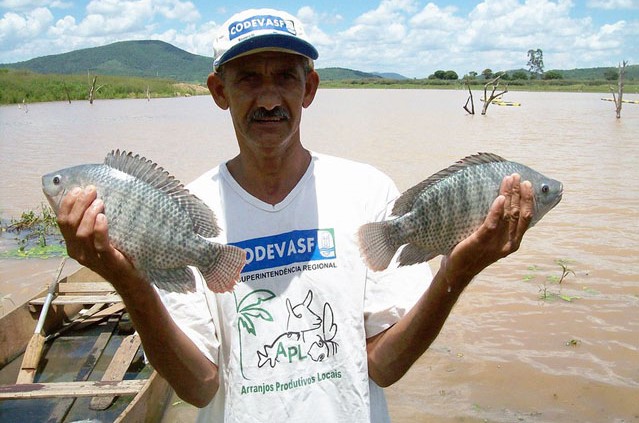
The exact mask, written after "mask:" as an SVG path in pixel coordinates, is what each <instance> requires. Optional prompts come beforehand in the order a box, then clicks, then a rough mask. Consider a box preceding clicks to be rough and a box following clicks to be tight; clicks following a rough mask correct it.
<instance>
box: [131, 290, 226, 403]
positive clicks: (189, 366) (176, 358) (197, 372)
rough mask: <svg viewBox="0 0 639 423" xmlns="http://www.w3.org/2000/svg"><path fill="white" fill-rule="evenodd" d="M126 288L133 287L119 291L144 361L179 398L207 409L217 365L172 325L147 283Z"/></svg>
mask: <svg viewBox="0 0 639 423" xmlns="http://www.w3.org/2000/svg"><path fill="white" fill-rule="evenodd" d="M127 286H130V287H135V288H131V289H130V290H127V289H120V290H119V292H120V295H121V296H122V299H123V300H124V303H125V305H126V307H127V311H128V312H129V314H130V315H131V319H132V320H133V324H134V326H135V328H136V330H137V331H138V333H139V334H140V339H141V340H142V345H143V346H144V352H145V354H146V355H147V358H148V359H149V361H150V362H151V364H152V365H153V367H154V368H155V369H156V370H157V371H158V372H159V373H160V375H162V377H164V378H165V379H166V380H167V381H168V382H169V384H170V385H171V386H172V387H173V389H174V390H175V392H176V393H177V394H178V396H179V397H180V398H182V399H183V400H184V401H187V402H189V403H190V404H193V405H195V406H197V407H204V406H206V405H207V404H208V403H209V402H210V401H211V399H212V398H213V396H214V395H215V393H216V392H217V389H218V386H219V383H218V375H217V366H216V365H215V364H213V363H211V362H210V361H209V360H208V359H207V358H206V356H205V355H204V354H202V352H201V351H200V350H199V349H198V348H197V347H196V346H195V344H193V342H192V341H191V340H190V339H189V338H188V337H187V336H186V335H185V334H184V332H183V331H182V330H181V329H180V328H179V327H178V326H177V325H176V324H175V322H174V321H173V319H172V318H171V316H170V315H169V313H168V311H167V310H166V308H165V307H164V304H163V303H162V301H161V299H160V296H159V295H158V293H157V292H156V291H155V289H154V288H153V287H152V286H151V285H150V284H149V283H148V282H146V281H144V280H136V281H133V282H132V283H131V281H130V283H128V284H127ZM129 291H130V292H129Z"/></svg>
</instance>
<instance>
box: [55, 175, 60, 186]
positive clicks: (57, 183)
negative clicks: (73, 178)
mask: <svg viewBox="0 0 639 423" xmlns="http://www.w3.org/2000/svg"><path fill="white" fill-rule="evenodd" d="M60 182H62V178H61V177H60V175H55V176H54V177H53V185H60Z"/></svg>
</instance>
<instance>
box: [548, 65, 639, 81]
mask: <svg viewBox="0 0 639 423" xmlns="http://www.w3.org/2000/svg"><path fill="white" fill-rule="evenodd" d="M617 70H618V68H617V67H616V66H610V67H605V68H604V67H602V68H587V69H569V70H557V72H560V73H561V74H562V75H563V77H564V79H575V80H593V79H606V73H607V72H610V71H617ZM626 79H629V80H637V79H639V65H627V66H626Z"/></svg>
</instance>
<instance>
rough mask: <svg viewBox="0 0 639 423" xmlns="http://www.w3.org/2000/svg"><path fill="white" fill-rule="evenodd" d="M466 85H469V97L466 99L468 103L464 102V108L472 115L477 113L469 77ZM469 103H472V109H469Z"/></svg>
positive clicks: (465, 81)
mask: <svg viewBox="0 0 639 423" xmlns="http://www.w3.org/2000/svg"><path fill="white" fill-rule="evenodd" d="M464 83H465V84H466V87H468V99H466V104H464V110H466V111H467V112H468V114H470V115H474V114H475V102H474V101H473V92H472V91H471V90H470V82H469V81H468V79H465V80H464ZM468 103H470V110H469V109H468Z"/></svg>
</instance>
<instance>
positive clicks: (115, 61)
mask: <svg viewBox="0 0 639 423" xmlns="http://www.w3.org/2000/svg"><path fill="white" fill-rule="evenodd" d="M212 63H213V59H212V58H210V57H205V56H199V55H196V54H191V53H189V52H187V51H184V50H181V49H179V48H177V47H175V46H173V45H171V44H168V43H165V42H163V41H157V40H143V41H121V42H117V43H113V44H109V45H106V46H102V47H93V48H86V49H82V50H75V51H72V52H69V53H63V54H55V55H51V56H44V57H38V58H35V59H31V60H27V61H25V62H18V63H12V64H2V65H0V68H10V69H27V70H30V71H33V72H37V73H44V74H47V73H57V74H84V73H86V72H87V71H91V72H92V73H96V74H100V75H120V76H139V77H160V78H169V79H174V80H177V81H183V82H197V83H204V82H205V81H206V77H207V76H208V74H209V73H210V71H211V68H212Z"/></svg>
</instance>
